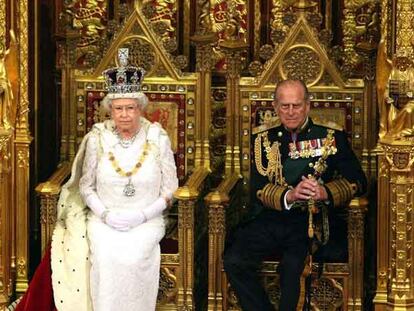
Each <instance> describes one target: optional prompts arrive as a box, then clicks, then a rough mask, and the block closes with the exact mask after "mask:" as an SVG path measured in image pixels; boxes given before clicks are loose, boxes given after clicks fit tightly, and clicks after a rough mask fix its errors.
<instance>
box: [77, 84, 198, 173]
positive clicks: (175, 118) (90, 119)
mask: <svg viewBox="0 0 414 311" xmlns="http://www.w3.org/2000/svg"><path fill="white" fill-rule="evenodd" d="M142 90H143V92H144V93H145V94H146V95H147V97H148V99H149V104H148V106H147V107H146V109H145V111H144V113H143V116H144V117H145V118H147V119H148V120H150V121H151V122H158V123H160V124H161V125H162V127H163V128H164V129H165V130H166V131H167V133H168V136H169V137H170V140H171V145H172V149H173V152H174V155H175V160H176V165H177V174H178V177H179V179H180V181H183V180H184V177H185V176H186V172H187V171H188V170H190V169H192V168H193V165H194V157H193V155H194V152H193V150H194V135H193V133H192V132H193V129H194V122H195V120H194V115H195V113H194V96H195V94H194V88H193V86H192V85H177V84H162V83H157V82H155V83H151V84H144V85H143V86H142ZM105 95H106V92H105V91H104V85H103V82H102V81H93V80H91V81H78V82H77V94H76V97H77V100H76V103H77V108H76V120H77V131H76V141H77V145H79V144H80V142H81V141H82V138H83V136H84V135H85V134H86V133H87V132H88V131H89V130H90V129H91V128H92V126H93V124H94V123H97V122H101V121H103V120H105V119H108V118H109V115H108V114H107V113H106V112H105V111H104V109H102V107H101V101H102V99H103V98H104V97H105Z"/></svg>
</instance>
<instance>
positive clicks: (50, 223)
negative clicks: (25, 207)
mask: <svg viewBox="0 0 414 311" xmlns="http://www.w3.org/2000/svg"><path fill="white" fill-rule="evenodd" d="M70 173H71V163H70V162H63V163H61V164H60V165H59V166H58V168H57V169H56V171H55V172H54V173H53V174H52V176H50V178H49V179H48V180H47V181H45V182H43V183H40V184H38V185H37V187H36V189H35V191H36V193H37V195H38V196H39V197H40V225H41V238H42V241H41V243H42V244H41V245H42V254H43V253H44V251H45V249H46V247H47V246H48V245H49V244H50V241H51V238H52V233H53V228H54V227H55V223H56V215H57V202H58V199H59V194H60V190H61V189H62V186H63V183H64V182H65V181H66V180H67V179H68V178H69V175H70Z"/></svg>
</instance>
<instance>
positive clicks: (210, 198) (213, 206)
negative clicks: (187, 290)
mask: <svg viewBox="0 0 414 311" xmlns="http://www.w3.org/2000/svg"><path fill="white" fill-rule="evenodd" d="M239 180H240V174H237V173H233V174H232V175H228V176H226V178H225V179H223V181H222V182H221V183H220V185H219V186H218V187H217V190H215V191H212V192H210V193H209V194H208V195H207V196H206V197H205V201H206V204H207V206H208V215H209V217H208V311H222V310H224V309H223V292H224V291H227V286H226V285H225V284H226V283H224V282H223V276H224V274H223V272H222V271H223V262H222V254H223V251H224V241H225V237H226V218H225V217H226V216H225V209H226V207H227V205H228V202H229V194H230V191H231V190H232V189H233V188H234V186H235V185H236V184H237V182H238V181H239ZM223 287H224V288H223Z"/></svg>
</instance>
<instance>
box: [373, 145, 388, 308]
mask: <svg viewBox="0 0 414 311" xmlns="http://www.w3.org/2000/svg"><path fill="white" fill-rule="evenodd" d="M380 150H381V151H380V153H379V154H378V180H377V188H378V196H377V290H376V294H375V298H374V304H375V310H377V311H379V310H385V308H386V303H387V284H388V280H387V278H388V266H389V262H388V258H389V249H388V247H389V245H390V243H389V237H388V230H387V228H388V224H389V198H390V194H389V193H390V187H389V175H390V166H389V163H388V161H387V160H386V158H385V156H384V152H383V151H382V148H380Z"/></svg>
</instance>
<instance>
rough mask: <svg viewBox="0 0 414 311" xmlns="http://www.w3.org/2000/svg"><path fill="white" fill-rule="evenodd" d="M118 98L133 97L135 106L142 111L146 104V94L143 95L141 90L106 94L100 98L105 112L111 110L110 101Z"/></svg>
mask: <svg viewBox="0 0 414 311" xmlns="http://www.w3.org/2000/svg"><path fill="white" fill-rule="evenodd" d="M119 98H130V99H134V100H135V102H136V103H137V106H138V108H139V110H141V111H144V110H145V108H146V107H147V105H148V102H149V100H148V97H147V95H145V94H144V93H142V92H135V93H124V94H113V93H110V94H107V95H106V96H105V97H104V99H102V101H101V107H102V108H103V109H104V110H105V111H106V112H108V113H109V112H110V111H111V105H112V101H113V100H114V99H119Z"/></svg>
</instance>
